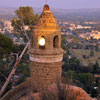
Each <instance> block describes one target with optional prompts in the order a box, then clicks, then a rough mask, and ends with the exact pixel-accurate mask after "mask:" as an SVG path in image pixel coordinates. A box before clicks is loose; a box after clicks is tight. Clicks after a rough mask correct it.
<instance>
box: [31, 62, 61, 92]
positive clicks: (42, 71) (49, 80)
mask: <svg viewBox="0 0 100 100" xmlns="http://www.w3.org/2000/svg"><path fill="white" fill-rule="evenodd" d="M30 70H31V85H32V88H33V89H35V90H39V91H40V90H41V89H43V88H47V87H49V86H50V85H52V84H53V83H56V81H58V80H61V74H62V62H53V63H39V62H30Z"/></svg>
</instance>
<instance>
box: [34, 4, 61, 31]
mask: <svg viewBox="0 0 100 100" xmlns="http://www.w3.org/2000/svg"><path fill="white" fill-rule="evenodd" d="M34 29H36V30H37V29H39V31H43V30H45V31H52V32H53V31H54V32H55V31H59V29H60V28H59V26H58V24H57V21H56V19H55V18H54V16H53V14H52V13H51V11H50V8H49V5H47V4H46V5H44V9H43V12H42V14H41V15H40V17H39V19H38V22H37V24H36V25H35V27H34Z"/></svg>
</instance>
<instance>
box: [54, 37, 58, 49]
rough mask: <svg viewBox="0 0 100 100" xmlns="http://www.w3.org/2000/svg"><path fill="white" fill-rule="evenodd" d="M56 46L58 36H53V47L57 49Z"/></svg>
mask: <svg viewBox="0 0 100 100" xmlns="http://www.w3.org/2000/svg"><path fill="white" fill-rule="evenodd" d="M58 44H59V39H58V36H55V37H54V39H53V47H54V48H58Z"/></svg>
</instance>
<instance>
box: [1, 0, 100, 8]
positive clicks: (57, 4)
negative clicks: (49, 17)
mask: <svg viewBox="0 0 100 100" xmlns="http://www.w3.org/2000/svg"><path fill="white" fill-rule="evenodd" d="M45 2H46V0H0V7H19V6H32V7H38V8H41V7H43V5H44V4H45ZM48 4H49V5H50V6H51V7H52V8H63V9H73V8H75V9H77V8H100V0H48Z"/></svg>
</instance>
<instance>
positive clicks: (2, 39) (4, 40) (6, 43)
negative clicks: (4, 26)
mask: <svg viewBox="0 0 100 100" xmlns="http://www.w3.org/2000/svg"><path fill="white" fill-rule="evenodd" d="M12 48H13V41H12V40H11V39H10V38H8V37H6V36H5V35H2V34H0V58H2V57H3V56H4V55H5V54H9V53H10V52H11V51H12Z"/></svg>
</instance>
